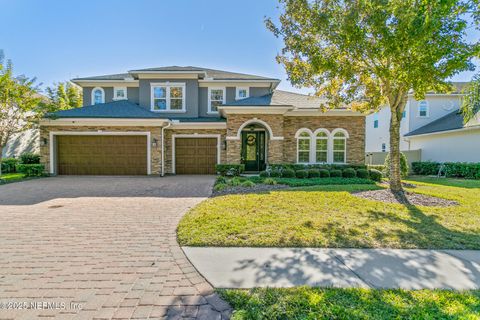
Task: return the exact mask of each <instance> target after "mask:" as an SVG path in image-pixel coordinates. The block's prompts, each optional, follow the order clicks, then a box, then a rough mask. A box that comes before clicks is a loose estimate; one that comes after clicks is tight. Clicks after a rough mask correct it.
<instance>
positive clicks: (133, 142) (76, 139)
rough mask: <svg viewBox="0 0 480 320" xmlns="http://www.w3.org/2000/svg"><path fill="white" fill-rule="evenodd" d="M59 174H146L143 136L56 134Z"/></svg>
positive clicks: (144, 137) (145, 149)
mask: <svg viewBox="0 0 480 320" xmlns="http://www.w3.org/2000/svg"><path fill="white" fill-rule="evenodd" d="M56 140H57V164H58V165H57V170H58V174H67V175H144V174H147V138H146V136H101V135H99V136H81V135H80V136H76V135H72V136H57V137H56Z"/></svg>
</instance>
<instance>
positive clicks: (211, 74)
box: [130, 66, 278, 80]
mask: <svg viewBox="0 0 480 320" xmlns="http://www.w3.org/2000/svg"><path fill="white" fill-rule="evenodd" d="M142 71H163V72H169V71H172V72H175V71H183V72H189V71H192V72H205V73H206V77H207V78H213V79H215V80H278V79H274V78H268V77H262V76H257V75H253V74H246V73H238V72H230V71H223V70H216V69H209V68H201V67H193V66H186V67H181V66H168V67H158V68H146V69H137V70H131V71H130V72H132V73H140V72H142Z"/></svg>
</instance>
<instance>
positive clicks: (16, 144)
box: [3, 129, 40, 158]
mask: <svg viewBox="0 0 480 320" xmlns="http://www.w3.org/2000/svg"><path fill="white" fill-rule="evenodd" d="M38 137H39V135H38V129H28V130H25V131H22V132H20V133H17V134H15V135H13V137H11V138H10V139H9V140H8V142H7V145H6V146H5V147H4V148H3V157H4V158H18V157H19V156H20V155H21V154H22V153H26V152H32V153H38V152H39V151H40V145H39V139H38Z"/></svg>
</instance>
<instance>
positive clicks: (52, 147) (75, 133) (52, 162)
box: [49, 131, 152, 174]
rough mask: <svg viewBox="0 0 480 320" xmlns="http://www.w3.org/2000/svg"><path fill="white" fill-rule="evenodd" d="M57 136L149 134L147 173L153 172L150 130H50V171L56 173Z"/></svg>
mask: <svg viewBox="0 0 480 320" xmlns="http://www.w3.org/2000/svg"><path fill="white" fill-rule="evenodd" d="M55 136H147V174H151V173H152V168H151V166H152V164H151V150H150V145H151V144H150V132H148V131H128V132H127V131H123V132H122V131H50V139H49V143H50V173H51V174H55V166H56V165H57V164H56V163H55V162H56V154H55V143H54V141H55V140H54V139H55Z"/></svg>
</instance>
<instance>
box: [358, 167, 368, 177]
mask: <svg viewBox="0 0 480 320" xmlns="http://www.w3.org/2000/svg"><path fill="white" fill-rule="evenodd" d="M357 177H359V178H363V179H368V178H369V177H370V175H369V174H368V170H367V169H358V170H357Z"/></svg>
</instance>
